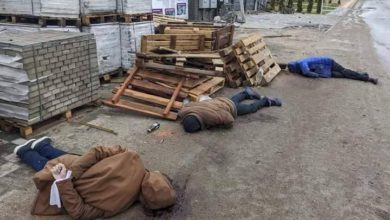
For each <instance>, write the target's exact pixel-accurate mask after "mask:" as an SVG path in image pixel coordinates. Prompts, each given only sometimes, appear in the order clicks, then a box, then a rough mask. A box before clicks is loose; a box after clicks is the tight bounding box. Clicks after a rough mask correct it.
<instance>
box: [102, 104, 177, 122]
mask: <svg viewBox="0 0 390 220" xmlns="http://www.w3.org/2000/svg"><path fill="white" fill-rule="evenodd" d="M103 103H104V104H106V105H108V106H111V107H117V108H123V109H126V110H131V111H135V112H139V113H143V114H147V115H151V116H155V117H160V118H166V119H169V120H173V121H175V120H176V119H177V113H175V112H169V114H168V115H163V109H161V108H158V107H154V106H149V105H145V104H141V103H136V102H131V101H125V100H120V101H119V102H118V103H116V104H113V103H112V102H108V101H103Z"/></svg>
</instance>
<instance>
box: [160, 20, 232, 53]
mask: <svg viewBox="0 0 390 220" xmlns="http://www.w3.org/2000/svg"><path fill="white" fill-rule="evenodd" d="M159 30H160V33H164V34H203V35H204V36H205V38H206V40H211V42H212V43H213V45H212V48H211V49H212V50H220V49H223V48H226V47H229V46H231V45H232V43H233V37H234V25H226V26H222V27H219V26H214V25H213V24H212V23H209V24H200V23H187V24H165V25H160V27H159Z"/></svg>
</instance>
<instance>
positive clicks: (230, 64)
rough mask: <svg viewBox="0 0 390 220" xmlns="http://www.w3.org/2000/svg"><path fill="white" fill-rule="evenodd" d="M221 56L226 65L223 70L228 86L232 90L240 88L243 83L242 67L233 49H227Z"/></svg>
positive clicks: (222, 51) (221, 52)
mask: <svg viewBox="0 0 390 220" xmlns="http://www.w3.org/2000/svg"><path fill="white" fill-rule="evenodd" d="M219 54H220V56H221V57H222V58H221V61H222V62H223V63H224V66H223V69H224V75H225V78H226V81H227V84H228V85H229V86H230V87H232V88H237V87H240V86H241V85H242V83H243V79H242V73H241V67H240V64H239V63H238V62H237V59H236V57H235V55H234V52H233V50H232V48H231V47H228V48H225V49H223V50H221V51H220V52H219Z"/></svg>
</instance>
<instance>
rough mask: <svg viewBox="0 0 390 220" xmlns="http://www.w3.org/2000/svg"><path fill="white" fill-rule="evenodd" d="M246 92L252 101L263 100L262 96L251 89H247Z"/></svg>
mask: <svg viewBox="0 0 390 220" xmlns="http://www.w3.org/2000/svg"><path fill="white" fill-rule="evenodd" d="M245 92H246V94H248V95H249V97H250V99H261V95H260V94H259V93H258V92H256V91H255V90H254V89H253V88H251V87H246V88H245Z"/></svg>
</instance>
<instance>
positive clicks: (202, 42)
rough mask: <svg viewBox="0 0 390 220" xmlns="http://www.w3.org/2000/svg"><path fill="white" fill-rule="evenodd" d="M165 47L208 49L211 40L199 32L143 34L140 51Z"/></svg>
mask: <svg viewBox="0 0 390 220" xmlns="http://www.w3.org/2000/svg"><path fill="white" fill-rule="evenodd" d="M160 47H165V48H169V49H173V50H180V51H210V50H212V42H211V41H207V40H206V39H205V36H204V35H200V34H155V35H143V36H142V40H141V52H142V53H146V52H150V51H152V50H156V49H158V48H160Z"/></svg>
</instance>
